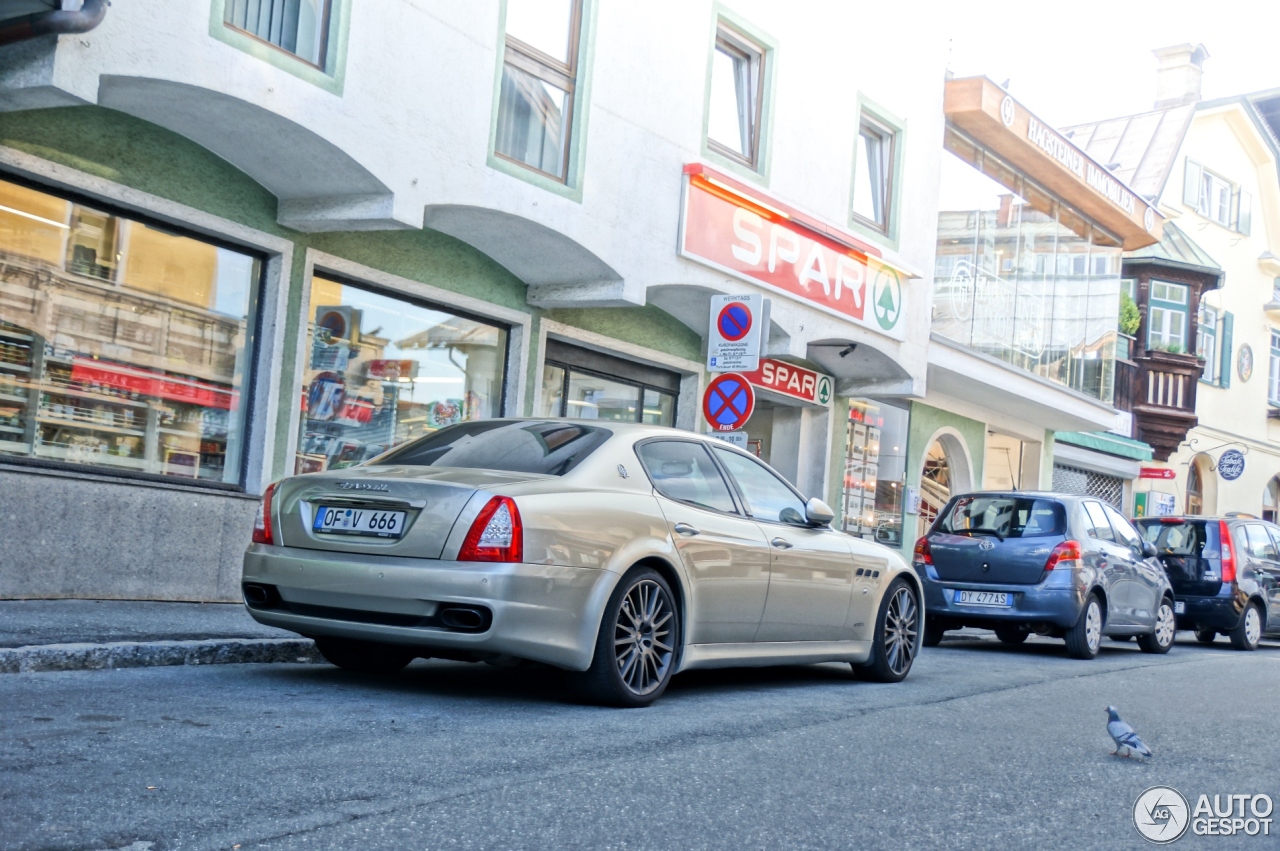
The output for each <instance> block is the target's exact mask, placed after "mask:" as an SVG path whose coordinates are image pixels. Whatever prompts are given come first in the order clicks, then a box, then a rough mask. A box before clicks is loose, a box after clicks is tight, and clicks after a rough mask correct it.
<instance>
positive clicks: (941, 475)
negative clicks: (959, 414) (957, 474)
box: [917, 440, 952, 535]
mask: <svg viewBox="0 0 1280 851" xmlns="http://www.w3.org/2000/svg"><path fill="white" fill-rule="evenodd" d="M951 488H952V480H951V463H950V460H949V459H948V458H947V449H946V447H945V446H943V445H942V441H940V440H935V441H934V442H933V443H931V444H929V451H928V452H926V453H925V456H924V469H923V471H921V473H920V527H919V531H918V532H917V535H924V534H925V533H926V532H928V531H929V527H930V526H932V525H933V521H934V520H935V519H937V517H938V512H939V511H941V510H942V509H943V507H944V506H946V504H947V501H948V500H949V499H951Z"/></svg>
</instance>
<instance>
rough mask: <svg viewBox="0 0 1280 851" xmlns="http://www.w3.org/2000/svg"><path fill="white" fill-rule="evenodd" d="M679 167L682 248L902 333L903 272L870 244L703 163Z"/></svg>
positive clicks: (892, 332) (825, 306)
mask: <svg viewBox="0 0 1280 851" xmlns="http://www.w3.org/2000/svg"><path fill="white" fill-rule="evenodd" d="M685 171H686V174H687V184H686V188H685V198H684V216H683V219H682V222H681V231H680V254H681V255H682V256H684V257H687V258H689V259H691V260H696V261H698V262H701V263H705V264H707V265H710V266H713V267H715V268H717V269H721V270H723V271H725V272H728V273H730V274H733V275H735V276H737V277H739V278H743V279H745V280H748V281H751V282H752V283H757V284H762V285H764V286H766V287H768V288H770V289H773V290H777V291H779V292H781V293H783V294H785V295H787V296H790V297H791V298H795V299H799V300H801V301H804V302H807V303H809V304H810V305H813V306H816V307H819V308H821V309H823V310H825V311H827V312H829V313H833V314H836V315H837V316H840V317H841V318H844V319H848V320H851V321H853V322H856V323H858V324H860V325H867V326H869V327H871V328H873V329H874V330H876V331H879V332H881V333H888V334H890V335H891V336H895V337H899V338H900V337H902V336H903V333H904V330H903V326H904V325H905V323H900V322H899V319H900V318H901V315H902V294H903V288H902V275H901V274H900V273H898V272H897V271H896V270H894V269H893V268H891V267H890V266H888V265H887V264H886V263H884V262H882V261H881V260H880V259H879V258H878V257H876V256H875V255H874V249H872V248H871V247H870V246H866V245H864V244H862V243H860V242H857V241H856V240H854V239H853V237H846V236H845V235H843V234H841V233H838V232H837V231H835V229H834V228H831V227H829V226H824V225H822V224H821V223H818V222H815V221H812V220H810V219H809V218H808V217H806V216H803V215H802V214H800V213H798V212H797V211H794V210H790V209H786V208H784V206H783V205H781V204H780V203H779V202H776V201H773V200H771V199H770V200H766V199H764V198H761V197H758V196H756V195H754V194H752V193H750V192H748V191H747V190H746V188H745V187H743V186H742V185H741V184H739V183H737V182H736V181H734V180H733V179H732V178H729V177H726V176H724V175H720V174H718V173H717V172H714V171H712V170H710V169H707V168H706V167H705V166H690V167H688V168H686V170H685Z"/></svg>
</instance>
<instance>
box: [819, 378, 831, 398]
mask: <svg viewBox="0 0 1280 851" xmlns="http://www.w3.org/2000/svg"><path fill="white" fill-rule="evenodd" d="M818 401H819V402H821V403H822V404H824V405H825V404H827V403H828V402H830V401H831V379H830V378H827V377H826V376H823V377H822V378H819V379H818Z"/></svg>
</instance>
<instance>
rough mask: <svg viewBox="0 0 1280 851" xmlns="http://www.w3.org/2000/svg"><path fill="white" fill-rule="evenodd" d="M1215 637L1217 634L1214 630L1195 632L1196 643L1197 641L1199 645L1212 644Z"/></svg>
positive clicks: (1198, 630)
mask: <svg viewBox="0 0 1280 851" xmlns="http://www.w3.org/2000/svg"><path fill="white" fill-rule="evenodd" d="M1217 637H1218V633H1217V631H1216V630H1212V629H1197V630H1196V641H1199V642H1200V643H1201V644H1212V643H1213V642H1214V639H1216V638H1217Z"/></svg>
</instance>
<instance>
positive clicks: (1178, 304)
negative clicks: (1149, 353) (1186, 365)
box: [1147, 281, 1190, 353]
mask: <svg viewBox="0 0 1280 851" xmlns="http://www.w3.org/2000/svg"><path fill="white" fill-rule="evenodd" d="M1150 293H1151V297H1150V299H1149V302H1148V306H1147V348H1148V349H1155V350H1158V351H1166V352H1175V353H1182V352H1186V351H1187V318H1188V313H1189V311H1188V310H1187V300H1188V297H1189V295H1190V288H1189V287H1187V286H1186V285H1185V284H1173V283H1168V282H1166V281H1152V282H1151V290H1150Z"/></svg>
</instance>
